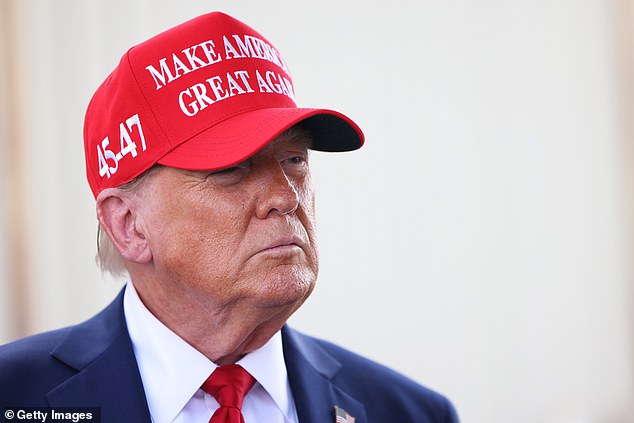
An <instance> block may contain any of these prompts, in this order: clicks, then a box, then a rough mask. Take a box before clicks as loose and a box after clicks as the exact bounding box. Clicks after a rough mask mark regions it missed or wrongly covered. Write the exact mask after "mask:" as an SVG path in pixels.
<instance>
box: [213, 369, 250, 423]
mask: <svg viewBox="0 0 634 423" xmlns="http://www.w3.org/2000/svg"><path fill="white" fill-rule="evenodd" d="M254 383H255V379H254V378H253V376H251V375H250V374H249V372H247V371H246V370H244V369H243V368H242V367H240V366H239V365H237V364H230V365H227V366H220V367H218V368H216V370H214V371H213V373H212V374H211V376H209V377H208V378H207V380H206V381H205V383H203V386H201V388H202V390H203V391H205V392H207V393H208V394H209V395H213V397H214V398H215V399H216V401H218V404H220V408H218V409H217V410H216V412H215V413H214V415H213V416H211V419H209V423H244V417H243V416H242V411H241V410H240V409H241V408H242V400H243V399H244V396H245V395H246V394H247V392H249V389H251V387H252V386H253V384H254Z"/></svg>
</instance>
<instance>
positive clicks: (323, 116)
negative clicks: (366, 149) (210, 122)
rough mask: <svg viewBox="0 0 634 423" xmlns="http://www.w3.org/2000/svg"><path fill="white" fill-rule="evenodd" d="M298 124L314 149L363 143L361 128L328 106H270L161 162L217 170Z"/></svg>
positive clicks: (195, 140)
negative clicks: (305, 132)
mask: <svg viewBox="0 0 634 423" xmlns="http://www.w3.org/2000/svg"><path fill="white" fill-rule="evenodd" d="M294 125H300V126H301V127H303V128H305V129H306V130H307V131H309V132H310V134H311V135H312V137H313V141H312V144H311V149H313V150H319V151H333V152H335V151H351V150H356V149H358V148H359V147H361V146H362V145H363V142H364V136H363V132H362V131H361V129H360V128H359V127H358V126H357V125H356V124H355V123H354V122H353V121H352V120H351V119H350V118H348V117H347V116H345V115H343V114H341V113H339V112H335V111H333V110H328V109H305V108H269V109H259V110H252V111H248V112H245V113H241V114H239V115H237V116H233V117H231V118H228V119H226V120H224V121H222V122H220V123H218V124H216V125H214V126H212V127H210V128H207V129H206V130H205V131H203V132H201V133H199V134H197V135H195V136H194V137H192V138H190V139H189V140H187V141H185V142H183V143H182V144H180V145H179V146H177V147H176V148H174V149H173V150H171V151H170V152H169V153H167V154H166V155H164V156H163V157H162V158H161V159H159V160H158V161H157V162H158V163H159V164H162V165H165V166H170V167H176V168H180V169H189V170H214V169H221V168H224V167H227V166H232V165H234V164H237V163H240V162H242V161H244V160H246V159H247V158H249V157H251V156H252V155H253V154H254V153H256V152H257V151H258V150H260V149H261V148H262V147H264V146H265V145H266V144H268V143H269V142H271V141H272V140H273V139H275V138H276V137H277V136H279V135H280V134H281V133H282V132H284V131H285V130H287V129H289V128H290V127H292V126H294Z"/></svg>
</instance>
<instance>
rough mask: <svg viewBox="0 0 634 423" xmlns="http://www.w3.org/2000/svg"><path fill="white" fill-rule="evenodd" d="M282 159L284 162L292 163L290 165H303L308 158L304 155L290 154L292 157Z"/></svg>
mask: <svg viewBox="0 0 634 423" xmlns="http://www.w3.org/2000/svg"><path fill="white" fill-rule="evenodd" d="M284 161H285V162H286V163H288V164H292V165H295V166H298V165H305V164H307V163H308V160H307V159H306V157H304V156H292V157H289V158H288V159H286V160H284Z"/></svg>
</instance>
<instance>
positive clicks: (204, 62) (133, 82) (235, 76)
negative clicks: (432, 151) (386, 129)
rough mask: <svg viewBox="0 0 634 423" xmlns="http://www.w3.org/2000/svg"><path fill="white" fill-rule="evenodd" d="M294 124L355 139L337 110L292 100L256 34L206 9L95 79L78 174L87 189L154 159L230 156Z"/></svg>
mask: <svg viewBox="0 0 634 423" xmlns="http://www.w3.org/2000/svg"><path fill="white" fill-rule="evenodd" d="M296 124H300V125H301V126H303V127H304V128H306V129H307V130H308V131H310V132H311V134H312V136H313V144H312V146H311V148H312V149H314V150H321V151H349V150H355V149H357V148H359V147H361V146H362V145H363V142H364V136H363V132H361V129H360V128H359V127H358V126H357V125H356V124H355V123H354V122H353V121H352V120H350V119H349V118H348V117H346V116H344V115H343V114H341V113H338V112H335V111H332V110H327V109H309V108H298V107H297V104H296V103H295V89H294V87H293V83H292V79H291V77H290V74H289V71H288V68H287V66H286V63H285V62H284V59H283V58H282V56H281V55H280V54H279V52H278V51H277V50H276V49H275V47H273V45H272V44H271V43H269V42H268V41H267V40H266V39H265V38H264V37H263V36H262V35H260V34H259V33H258V32H256V31H255V30H254V29H252V28H251V27H249V26H247V25H246V24H244V23H242V22H240V21H238V20H237V19H235V18H232V17H231V16H228V15H226V14H224V13H220V12H212V13H208V14H205V15H202V16H199V17H197V18H194V19H192V20H190V21H187V22H185V23H183V24H181V25H178V26H176V27H174V28H172V29H169V30H167V31H165V32H163V33H161V34H159V35H157V36H155V37H153V38H150V39H149V40H147V41H145V42H143V43H141V44H138V45H136V46H134V47H132V48H131V49H130V50H128V52H127V53H126V54H125V55H124V56H123V57H122V58H121V61H120V62H119V65H118V66H117V67H116V68H115V69H114V71H113V72H112V73H111V74H110V75H109V76H108V78H107V79H106V80H105V81H104V82H103V83H102V84H101V85H100V86H99V88H98V89H97V91H96V92H95V94H94V96H93V97H92V100H91V101H90V104H89V105H88V109H87V111H86V117H85V121H84V149H85V154H86V174H87V176H88V183H89V184H90V188H91V189H92V192H93V195H94V196H95V197H97V195H99V193H100V192H101V191H102V190H103V189H105V188H109V187H116V186H119V185H122V184H124V183H126V182H129V181H131V180H132V179H134V178H135V177H137V176H139V175H140V174H141V173H143V172H144V171H146V170H147V169H149V168H150V167H152V166H153V165H154V164H155V163H159V164H162V165H165V166H171V167H177V168H182V169H190V170H213V169H220V168H223V167H227V166H231V165H234V164H236V163H239V162H241V161H243V160H245V159H247V158H248V157H250V156H251V155H253V154H254V153H255V152H257V151H258V150H259V149H261V148H262V147H263V146H264V145H266V144H267V143H268V142H270V141H271V140H273V139H274V138H275V137H277V136H278V135H279V134H281V133H282V132H283V131H285V130H286V129H288V128H290V127H291V126H293V125H296Z"/></svg>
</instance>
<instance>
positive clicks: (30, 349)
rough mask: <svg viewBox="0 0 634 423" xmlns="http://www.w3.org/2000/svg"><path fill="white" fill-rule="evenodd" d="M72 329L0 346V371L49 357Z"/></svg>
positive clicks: (47, 333)
mask: <svg viewBox="0 0 634 423" xmlns="http://www.w3.org/2000/svg"><path fill="white" fill-rule="evenodd" d="M71 328H72V327H67V328H62V329H57V330H53V331H50V332H43V333H39V334H37V335H32V336H28V337H26V338H22V339H18V340H17V341H13V342H9V343H8V344H4V345H0V369H3V368H4V367H6V366H14V365H19V364H20V363H25V364H27V363H30V362H31V361H33V360H36V361H37V360H42V358H44V357H46V356H48V355H50V353H51V351H53V349H54V348H55V346H57V345H58V344H59V343H60V342H61V341H62V339H64V338H65V337H66V335H67V334H68V333H69V332H70V330H71Z"/></svg>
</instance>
